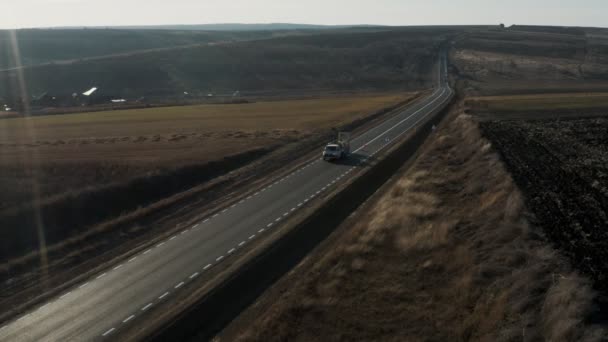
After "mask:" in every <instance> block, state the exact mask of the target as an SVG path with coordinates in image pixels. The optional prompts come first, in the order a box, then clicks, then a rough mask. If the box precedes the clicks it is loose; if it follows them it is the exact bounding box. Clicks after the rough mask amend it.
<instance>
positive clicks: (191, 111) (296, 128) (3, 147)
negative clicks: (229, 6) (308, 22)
mask: <svg viewBox="0 0 608 342" xmlns="http://www.w3.org/2000/svg"><path fill="white" fill-rule="evenodd" d="M411 97H412V94H405V95H404V94H388V95H378V94H376V95H374V94H367V95H365V94H360V95H356V96H355V95H351V96H343V97H336V98H324V99H310V100H294V101H274V102H261V103H251V104H233V105H202V106H183V107H168V108H151V109H137V110H127V111H108V112H97V113H84V114H70V115H56V116H45V117H34V118H32V119H30V120H28V119H7V120H1V121H0V136H1V138H0V187H2V189H4V193H3V196H2V197H1V198H0V209H6V208H9V207H12V206H15V205H19V204H24V203H27V202H28V201H30V200H31V199H32V196H33V194H32V193H31V188H32V185H31V183H32V182H33V181H34V180H35V181H36V182H37V184H38V185H37V186H38V187H39V196H40V197H42V198H47V197H49V196H55V195H58V194H60V193H63V192H67V191H76V190H79V189H83V188H86V187H90V186H100V185H103V184H109V183H113V182H117V181H125V180H128V179H130V178H133V177H137V176H141V175H148V174H154V173H155V172H158V171H170V170H173V169H175V168H178V167H183V166H187V165H193V164H195V165H201V164H205V163H208V162H210V161H214V160H218V159H222V158H223V157H225V156H230V155H235V154H239V153H243V152H246V151H251V150H256V149H261V148H264V149H268V148H271V147H273V146H279V145H285V144H289V143H293V142H295V141H298V140H302V139H306V138H310V137H314V136H318V135H319V134H326V133H327V132H330V129H331V128H332V127H339V126H342V125H345V124H347V123H350V122H354V121H357V120H360V119H362V118H364V117H366V116H368V115H369V114H372V113H374V112H377V111H379V110H381V109H383V108H387V107H391V106H394V105H396V104H398V103H400V102H403V101H405V100H407V99H410V98H411Z"/></svg>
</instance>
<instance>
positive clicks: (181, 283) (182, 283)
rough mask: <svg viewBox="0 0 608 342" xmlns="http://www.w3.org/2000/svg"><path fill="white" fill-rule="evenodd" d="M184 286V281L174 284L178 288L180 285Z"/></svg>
mask: <svg viewBox="0 0 608 342" xmlns="http://www.w3.org/2000/svg"><path fill="white" fill-rule="evenodd" d="M182 286H184V282H183V281H182V282H180V283H179V284H177V285H175V288H176V289H179V288H180V287H182Z"/></svg>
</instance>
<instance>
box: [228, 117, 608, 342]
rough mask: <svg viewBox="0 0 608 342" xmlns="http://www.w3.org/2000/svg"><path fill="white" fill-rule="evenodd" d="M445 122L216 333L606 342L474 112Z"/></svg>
mask: <svg viewBox="0 0 608 342" xmlns="http://www.w3.org/2000/svg"><path fill="white" fill-rule="evenodd" d="M448 121H449V122H448V123H447V125H445V126H443V127H442V128H441V129H440V130H439V131H438V133H437V135H436V136H435V137H434V138H433V139H432V140H431V142H430V143H429V144H427V146H426V147H425V149H424V152H423V154H422V155H421V156H420V157H419V159H418V160H417V162H416V163H415V164H414V165H413V166H412V168H410V169H409V171H407V172H406V173H405V174H403V175H402V176H400V178H399V179H397V180H396V181H395V182H394V184H393V185H392V187H390V188H387V189H386V191H385V192H384V193H382V194H378V195H377V196H376V198H375V199H373V200H372V201H371V202H369V203H368V204H367V205H366V208H364V209H362V210H361V211H360V212H358V213H356V214H355V215H353V217H351V219H349V220H347V222H346V223H345V224H344V225H343V227H342V228H341V229H339V230H338V233H337V234H335V235H334V236H332V237H331V238H330V239H328V240H327V241H326V242H324V243H323V244H322V245H321V246H320V248H319V249H318V250H317V252H315V253H313V254H312V255H311V256H309V258H308V259H307V260H306V261H304V262H303V263H302V264H300V265H299V266H298V267H297V268H296V269H295V270H294V271H293V272H292V273H291V274H290V275H288V276H287V277H285V278H284V279H283V280H281V282H279V283H278V284H277V285H276V286H275V287H273V288H272V289H271V290H269V292H268V293H267V294H266V295H265V296H264V297H263V298H262V299H261V301H260V302H258V303H257V304H256V305H254V306H253V307H252V308H250V309H249V311H248V312H246V313H245V314H244V315H243V316H242V318H241V321H239V320H237V321H236V322H235V323H234V324H233V326H232V327H230V328H229V329H227V330H226V331H225V332H224V333H223V334H222V335H221V336H219V337H218V339H225V340H232V339H238V340H241V341H283V340H296V341H311V340H324V341H326V340H365V341H367V340H382V341H409V340H428V341H458V340H475V341H511V340H526V341H529V340H551V341H574V340H576V341H594V340H600V339H601V338H602V334H603V333H604V331H603V330H602V329H601V328H600V327H596V326H591V325H590V324H588V323H587V321H586V319H587V317H588V315H590V314H591V312H592V310H593V305H592V301H593V299H594V293H593V291H592V290H591V288H590V285H589V282H588V280H587V279H585V278H582V277H580V276H579V275H577V274H576V273H575V272H573V271H572V270H571V268H570V266H569V265H568V264H567V262H566V261H565V260H564V259H563V258H562V257H561V256H559V255H558V254H557V253H556V252H555V251H554V250H553V249H552V248H551V247H549V245H548V243H547V242H546V240H545V239H544V237H543V236H542V235H541V234H540V230H539V229H537V228H536V227H533V226H531V225H530V224H529V223H528V220H527V219H526V209H525V207H524V204H523V200H522V196H521V194H520V192H519V191H518V189H517V188H516V186H515V185H514V183H513V181H512V179H511V177H510V176H509V174H508V173H507V171H506V170H505V168H504V166H503V165H502V163H501V162H500V160H499V157H498V156H497V155H496V154H495V153H493V152H492V151H491V149H490V144H489V143H488V142H487V141H486V140H484V139H482V138H481V136H480V133H479V130H478V128H477V126H476V125H475V124H474V123H473V122H472V120H471V119H470V118H469V117H468V116H466V115H459V116H457V117H456V118H453V119H452V120H448ZM340 232H342V233H340ZM338 234H340V235H339V236H338ZM262 312H263V313H262ZM247 317H250V318H251V319H253V322H247V323H244V322H242V320H243V319H245V318H247ZM239 327H241V328H242V327H245V328H242V329H241V328H239Z"/></svg>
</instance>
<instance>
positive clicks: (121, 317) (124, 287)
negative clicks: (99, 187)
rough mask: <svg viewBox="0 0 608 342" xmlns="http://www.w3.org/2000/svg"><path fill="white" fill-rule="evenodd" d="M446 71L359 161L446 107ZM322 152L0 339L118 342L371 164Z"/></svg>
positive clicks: (360, 142) (372, 139) (4, 331)
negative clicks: (332, 159) (331, 159)
mask: <svg viewBox="0 0 608 342" xmlns="http://www.w3.org/2000/svg"><path fill="white" fill-rule="evenodd" d="M439 70H440V71H439V85H438V87H436V88H435V89H434V91H433V93H432V94H431V95H429V96H427V97H426V98H423V99H421V100H419V101H417V102H416V103H414V104H412V105H411V106H409V107H408V108H406V109H404V110H403V111H402V112H401V113H399V114H397V115H395V116H393V117H391V118H390V119H388V120H386V121H384V122H382V123H381V124H379V125H378V126H376V127H373V128H371V129H369V130H368V131H366V132H364V133H363V134H361V135H359V136H357V137H356V138H354V139H353V141H352V150H353V156H352V157H351V158H357V159H361V160H365V159H367V158H370V157H372V156H374V155H375V154H376V153H378V152H379V151H381V150H382V149H384V148H386V147H387V146H389V145H391V144H393V142H394V141H396V140H398V138H400V137H402V136H403V135H405V134H406V133H408V132H410V131H411V130H412V129H413V128H414V127H416V125H417V124H419V123H422V122H423V121H424V119H425V118H427V117H428V116H430V115H431V114H433V113H435V112H437V111H438V110H439V109H441V108H443V107H444V106H445V104H446V103H447V102H448V101H449V99H450V98H451V96H452V93H453V92H452V90H451V89H450V88H449V86H448V84H447V81H446V79H447V76H446V75H447V66H446V59H445V57H442V58H441V59H440V63H439ZM320 156H321V146H320V147H319V158H315V159H313V160H310V161H309V162H308V163H305V164H304V165H303V166H302V167H301V168H299V169H297V170H295V171H294V172H292V173H291V174H289V175H287V176H285V177H284V178H281V179H277V180H276V181H273V182H272V183H271V184H269V185H268V186H267V187H266V188H263V189H260V190H259V191H258V192H256V193H254V194H252V195H251V196H249V197H246V198H243V199H242V200H241V201H240V202H238V203H235V205H233V206H231V207H228V208H225V209H222V210H220V211H219V212H217V213H214V214H213V215H211V216H210V217H207V218H205V219H204V220H202V221H200V222H199V223H197V224H195V225H193V226H191V227H189V228H187V229H185V230H183V231H181V232H180V233H177V234H176V235H173V236H171V237H169V238H167V239H166V240H164V241H162V242H160V243H158V244H157V245H154V246H152V247H151V248H150V249H147V250H145V251H143V252H141V253H140V254H138V255H136V256H133V257H132V258H131V259H128V260H123V261H121V262H120V263H118V264H115V265H113V266H112V267H110V268H108V269H107V270H105V271H103V272H102V273H100V274H97V275H95V276H94V277H92V278H91V279H89V280H87V281H86V282H84V283H81V284H79V285H78V286H76V287H74V288H72V289H70V290H69V291H66V292H65V293H63V294H61V295H59V296H57V297H56V298H53V299H51V300H50V301H48V302H46V303H44V304H42V305H40V306H39V307H37V308H35V309H33V310H31V311H30V312H28V313H26V314H24V315H23V316H21V317H18V318H16V319H15V320H13V321H11V322H8V323H7V324H6V325H3V326H0V341H92V340H93V341H94V340H113V338H112V337H113V336H116V334H117V333H118V332H119V331H120V329H122V328H124V327H125V326H127V325H131V324H134V325H136V324H144V323H145V322H143V319H142V320H141V321H140V320H139V317H140V316H141V315H142V313H144V312H147V313H152V314H153V312H154V311H153V310H155V308H156V307H158V306H159V304H161V303H164V304H167V302H169V303H168V304H169V305H170V301H171V300H172V298H173V296H174V294H175V293H177V292H178V291H186V290H184V289H183V288H184V287H185V285H186V284H188V283H189V282H192V281H194V280H196V278H197V277H200V276H201V275H202V274H204V272H206V271H208V270H210V269H212V268H214V267H217V266H218V265H220V264H221V263H222V262H223V261H225V260H227V259H229V258H230V257H231V254H233V253H234V252H235V251H237V250H239V249H243V248H247V247H248V245H250V244H251V242H252V241H255V240H256V239H264V237H265V236H266V235H267V234H268V232H270V231H271V230H272V229H275V228H276V227H277V226H279V225H280V224H281V223H282V221H284V220H285V219H286V218H287V217H289V216H290V215H293V214H294V213H296V212H297V211H298V210H299V209H300V208H303V207H306V206H307V205H310V203H312V202H313V201H315V200H316V199H317V198H318V197H320V195H322V194H323V193H324V192H326V191H329V190H331V189H332V188H334V187H337V186H338V185H339V184H340V183H343V182H345V181H346V179H348V178H349V177H350V176H351V175H353V174H354V173H356V171H357V168H363V167H367V166H357V165H356V164H357V163H344V164H338V163H328V162H324V161H322V160H320ZM347 164H348V165H347ZM353 165H355V166H353Z"/></svg>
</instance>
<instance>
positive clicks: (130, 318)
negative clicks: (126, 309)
mask: <svg viewBox="0 0 608 342" xmlns="http://www.w3.org/2000/svg"><path fill="white" fill-rule="evenodd" d="M133 318H135V315H131V316H129V317H127V318H125V320H124V321H122V322H123V323H127V322H128V321H130V320H132V319H133Z"/></svg>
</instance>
